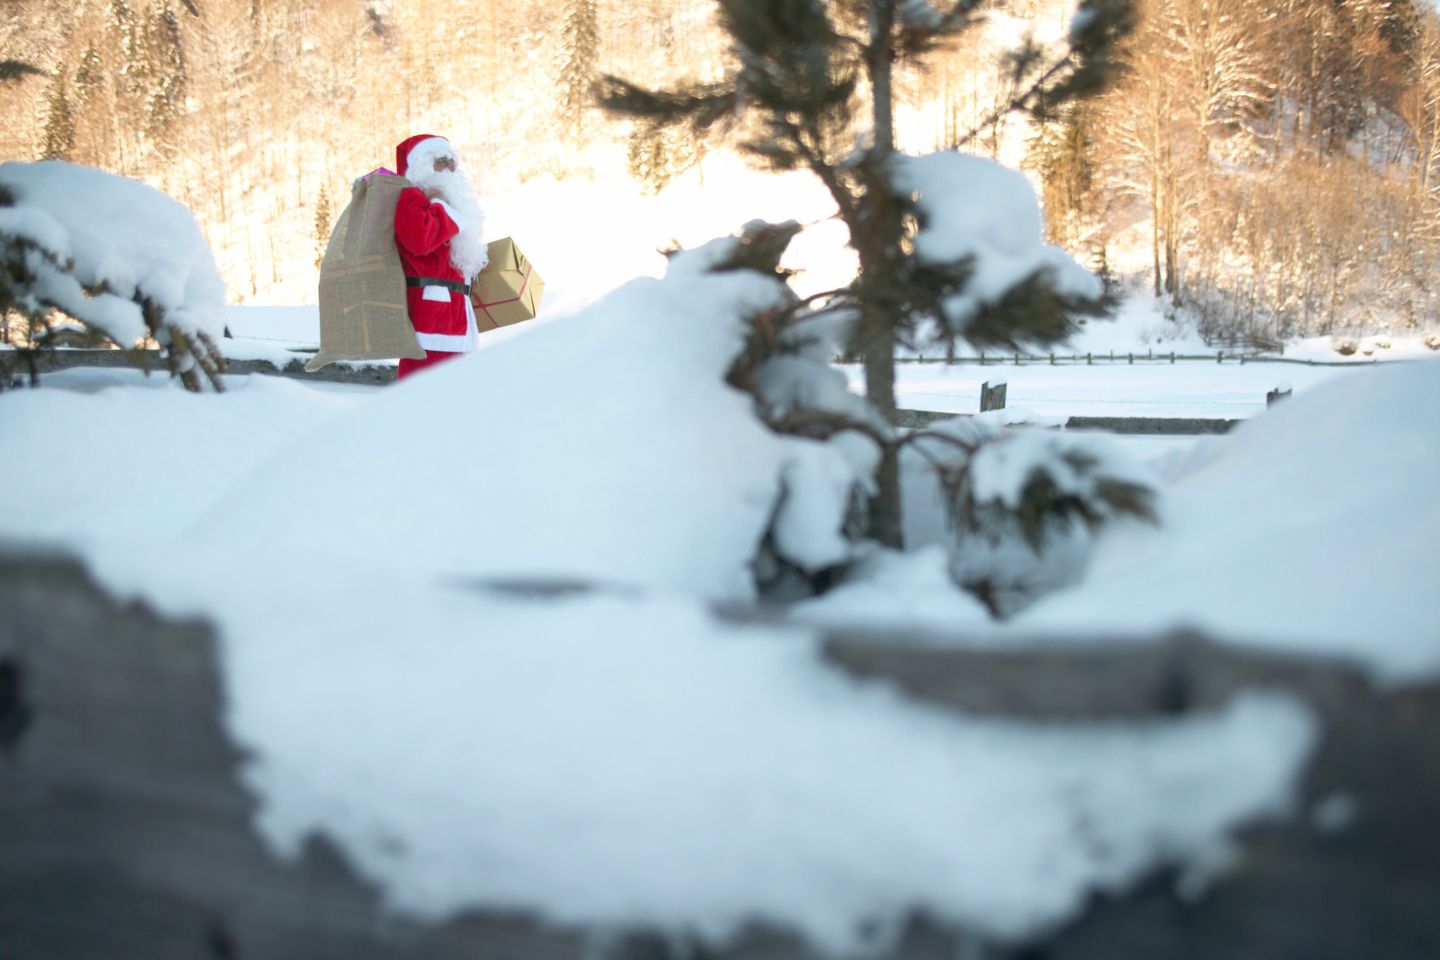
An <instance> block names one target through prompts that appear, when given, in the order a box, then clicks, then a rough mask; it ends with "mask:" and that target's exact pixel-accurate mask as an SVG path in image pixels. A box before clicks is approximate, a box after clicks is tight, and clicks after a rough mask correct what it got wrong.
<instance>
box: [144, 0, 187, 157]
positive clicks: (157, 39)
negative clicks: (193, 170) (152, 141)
mask: <svg viewBox="0 0 1440 960" xmlns="http://www.w3.org/2000/svg"><path fill="white" fill-rule="evenodd" d="M144 57H145V60H146V62H147V67H146V69H145V76H146V78H147V80H148V89H147V91H146V96H145V129H146V132H148V133H149V134H151V135H152V136H154V137H155V138H156V139H157V141H158V144H159V145H160V146H161V148H162V152H166V153H168V152H170V150H172V149H173V144H172V143H171V139H172V138H171V137H170V136H169V135H170V134H171V132H172V129H171V128H172V126H173V125H174V123H175V121H176V120H177V119H179V117H180V116H181V114H182V113H183V112H184V109H185V79H186V77H185V46H184V43H183V40H182V38H181V35H180V20H179V18H178V17H177V16H176V15H175V10H174V8H173V7H171V6H170V0H164V2H162V4H161V6H160V9H158V10H156V11H154V12H153V13H152V14H151V15H150V17H149V19H148V20H147V22H146V25H145V33H144Z"/></svg>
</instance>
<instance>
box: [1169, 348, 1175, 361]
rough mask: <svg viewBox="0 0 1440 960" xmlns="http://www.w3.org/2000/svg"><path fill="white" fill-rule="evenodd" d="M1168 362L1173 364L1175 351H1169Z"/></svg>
mask: <svg viewBox="0 0 1440 960" xmlns="http://www.w3.org/2000/svg"><path fill="white" fill-rule="evenodd" d="M1170 362H1171V363H1174V362H1175V351H1174V350H1171V351H1170Z"/></svg>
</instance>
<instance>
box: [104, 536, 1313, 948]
mask: <svg viewBox="0 0 1440 960" xmlns="http://www.w3.org/2000/svg"><path fill="white" fill-rule="evenodd" d="M261 559H262V558H261V556H260V555H257V554H253V553H244V554H238V555H237V554H236V553H234V552H233V551H231V550H230V549H229V548H228V547H227V546H225V545H223V544H220V543H212V544H211V545H210V548H208V549H203V550H202V551H201V552H198V553H196V552H194V550H186V551H185V552H184V553H183V554H179V555H174V556H170V557H166V558H159V559H156V558H152V559H150V560H148V561H142V562H141V563H139V564H138V565H137V561H136V556H135V554H134V551H133V550H130V551H128V552H120V551H116V552H115V553H113V554H109V555H102V556H101V558H100V561H99V562H100V564H101V569H102V572H103V573H104V575H105V576H106V578H107V580H108V581H109V582H110V583H111V584H112V585H120V586H123V585H124V584H126V583H131V584H135V585H139V584H140V583H145V584H147V585H148V586H147V587H146V589H145V593H146V595H147V596H148V597H150V598H151V600H152V602H155V601H157V600H158V602H160V603H161V605H162V607H169V608H170V609H172V611H174V612H180V611H184V610H186V609H189V608H190V606H191V605H195V604H198V605H199V606H202V607H203V608H205V609H207V610H208V611H210V612H211V613H212V614H214V615H218V616H219V617H220V618H221V621H222V622H223V623H224V624H225V627H226V645H225V650H226V661H225V675H226V678H227V691H228V696H229V698H230V700H231V716H230V723H231V728H232V731H233V732H234V734H235V736H236V737H237V738H238V739H239V741H240V742H241V744H242V745H244V746H246V747H247V748H248V749H249V750H251V751H252V753H253V756H254V758H255V759H254V760H253V762H252V763H251V764H250V766H249V767H248V769H247V774H246V780H247V782H248V783H249V784H250V786H251V787H252V789H254V790H255V792H256V794H257V796H259V797H260V798H261V799H262V802H263V809H262V814H261V819H260V822H259V827H260V829H261V831H262V834H263V835H264V837H265V838H266V839H267V840H268V841H269V842H270V843H271V844H273V845H274V847H275V848H276V849H277V850H278V851H280V852H282V853H285V854H291V855H293V854H294V853H296V852H297V851H298V850H299V848H300V846H301V844H302V843H303V841H304V838H305V837H306V836H308V835H309V834H310V833H312V832H321V833H324V834H326V835H327V836H329V837H331V838H333V839H335V840H336V841H338V842H339V844H340V845H341V848H342V849H343V850H344V851H345V852H346V854H347V856H348V857H349V858H350V859H351V860H352V862H353V863H355V865H356V866H357V868H358V869H359V870H360V872H361V873H362V874H363V875H364V876H366V877H367V878H369V879H370V880H371V881H373V882H374V883H376V884H377V885H379V887H380V889H381V890H382V891H383V893H384V894H385V897H386V900H387V903H388V904H389V905H390V907H392V908H393V909H396V910H399V911H401V912H402V913H404V914H406V915H411V916H418V917H422V918H433V919H441V918H445V917H449V916H452V915H454V914H455V913H456V912H459V911H461V910H464V909H467V908H472V907H476V906H484V907H488V908H492V909H516V910H526V911H537V912H539V913H540V915H541V916H542V917H543V918H545V919H547V920H550V921H553V922H573V923H586V924H599V925H601V926H613V925H623V924H644V925H647V926H649V925H659V926H661V927H662V928H664V929H668V930H672V931H676V932H680V931H685V932H690V933H694V934H698V935H700V936H702V937H704V938H706V939H707V940H710V941H716V942H719V941H723V940H724V939H725V938H726V937H728V936H730V935H731V934H733V933H735V932H736V931H737V930H738V929H740V928H741V927H742V926H743V925H745V924H746V923H750V922H755V921H758V920H768V921H771V922H779V923H784V924H786V925H789V926H792V927H794V928H796V929H798V930H800V931H801V932H802V933H804V934H805V935H806V936H808V937H809V938H810V939H811V940H812V941H814V942H816V943H817V944H820V945H822V946H824V947H828V948H830V949H833V950H836V951H842V950H844V951H850V950H855V949H857V948H859V947H862V946H864V945H865V944H866V943H867V941H866V939H865V938H866V934H865V933H864V930H865V929H866V928H872V929H873V928H875V927H877V926H878V928H879V929H881V930H893V929H896V928H897V926H898V924H899V923H900V922H901V921H902V920H903V919H904V917H905V916H906V915H908V913H909V911H910V910H911V909H914V908H921V909H928V910H930V911H932V912H933V913H934V915H936V916H938V917H940V918H943V919H947V920H952V921H957V922H962V923H966V924H968V925H970V926H971V929H973V930H975V931H976V932H978V933H981V934H985V935H991V936H996V937H1016V936H1020V935H1023V934H1026V933H1033V932H1035V931H1037V930H1040V929H1043V928H1046V927H1049V926H1052V925H1054V924H1058V923H1060V922H1063V921H1064V920H1066V919H1068V918H1070V917H1072V916H1074V915H1075V913H1076V912H1077V911H1078V910H1079V909H1080V908H1081V906H1082V905H1083V904H1084V902H1085V900H1086V898H1087V897H1088V896H1089V894H1090V893H1091V892H1092V891H1094V890H1109V889H1117V888H1119V887H1122V886H1123V885H1125V884H1127V883H1131V882H1134V881H1135V880H1136V879H1138V878H1139V876H1140V875H1141V874H1142V873H1143V872H1144V871H1146V870H1147V869H1149V868H1151V867H1152V866H1154V865H1156V864H1159V863H1171V862H1177V863H1185V862H1191V861H1200V862H1205V861H1208V860H1209V859H1211V858H1213V857H1214V856H1215V855H1216V851H1217V850H1222V849H1224V848H1225V846H1226V839H1225V838H1226V836H1227V834H1228V832H1229V830H1230V829H1231V825H1232V824H1234V823H1235V822H1237V821H1240V820H1246V821H1249V820H1253V819H1254V818H1256V817H1268V816H1277V815H1283V814H1285V813H1286V811H1287V810H1288V809H1289V805H1290V798H1291V796H1292V795H1293V790H1294V788H1295V786H1296V781H1297V777H1298V775H1299V772H1300V769H1301V763H1302V761H1303V758H1304V757H1306V756H1307V755H1308V753H1309V751H1310V750H1311V749H1313V746H1314V742H1315V737H1316V727H1315V724H1314V721H1313V720H1312V719H1311V718H1310V716H1309V715H1308V713H1307V712H1306V711H1305V710H1303V709H1302V708H1300V707H1299V706H1297V705H1296V704H1295V703H1294V702H1292V701H1289V700H1287V699H1284V698H1280V697H1273V696H1250V697H1246V698H1243V699H1241V700H1239V701H1237V702H1235V703H1234V704H1232V705H1231V706H1230V707H1228V708H1227V709H1225V710H1224V711H1221V712H1219V713H1216V714H1207V715H1197V716H1194V717H1191V718H1188V719H1186V720H1184V721H1181V722H1177V723H1170V722H1165V723H1154V724H1126V725H1095V726H1091V727H1074V728H1068V729H1055V728H1046V727H1030V726H1027V725H1023V724H1015V723H1006V722H999V721H986V720H977V719H972V718H965V717H961V716H956V715H950V714H946V713H944V712H942V711H937V710H933V709H929V708H926V707H923V706H919V705H915V704H910V703H907V702H905V701H904V700H903V699H902V698H901V697H900V696H899V695H897V694H895V693H893V692H891V691H889V690H887V689H885V688H884V687H880V686H875V685H865V684H860V683H857V682H855V681H853V680H850V679H847V678H845V677H843V676H842V675H840V674H839V673H836V672H834V671H831V670H828V669H826V668H824V667H823V666H821V665H820V664H819V662H818V661H817V658H816V654H815V650H814V646H813V641H811V639H810V638H809V637H808V636H807V633H806V631H803V630H798V629H794V628H790V629H784V628H776V627H768V628H767V627H745V626H739V625H730V624H725V623H721V622H719V621H717V620H716V619H715V618H714V617H713V616H712V615H711V614H709V613H707V612H705V611H704V610H703V609H701V608H700V607H699V606H698V605H696V604H695V603H694V602H693V601H692V600H689V599H686V598H683V597H676V596H653V595H652V596H639V595H628V594H616V593H608V592H601V593H596V594H589V595H580V596H576V597H570V598H559V599H549V600H545V601H541V600H537V599H535V598H531V597H524V596H507V595H505V594H504V593H496V592H493V591H484V590H466V589H463V588H457V587H455V586H452V585H450V584H437V583H435V582H434V581H433V580H430V579H428V578H426V579H423V580H419V579H417V578H415V577H412V576H411V575H410V574H409V573H408V572H407V571H404V570H403V569H401V568H398V567H386V568H385V569H383V570H382V569H373V570H372V569H368V568H366V567H364V566H361V565H359V564H357V563H355V562H351V563H349V564H333V565H330V566H325V565H313V564H310V563H309V562H308V559H309V558H301V560H300V562H298V563H297V562H296V561H295V560H294V559H293V555H291V554H289V553H288V551H286V550H276V551H274V552H272V553H269V554H265V555H264V557H263V562H257V561H261ZM236 582H241V583H244V584H245V586H244V588H243V589H237V588H236V587H235V586H234V585H233V584H234V583H236ZM177 598H178V599H177ZM1076 823H1084V824H1086V830H1085V831H1084V836H1083V837H1082V836H1080V835H1078V834H1077V832H1076V830H1075V824H1076Z"/></svg>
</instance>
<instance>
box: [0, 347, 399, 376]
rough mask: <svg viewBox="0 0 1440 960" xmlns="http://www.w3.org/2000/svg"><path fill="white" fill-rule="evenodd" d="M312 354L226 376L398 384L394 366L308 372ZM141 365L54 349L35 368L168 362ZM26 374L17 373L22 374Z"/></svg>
mask: <svg viewBox="0 0 1440 960" xmlns="http://www.w3.org/2000/svg"><path fill="white" fill-rule="evenodd" d="M311 356H312V354H309V353H304V354H297V355H296V358H295V359H294V360H291V361H289V362H288V363H286V364H283V365H281V366H277V365H276V364H274V363H273V362H271V361H269V360H227V361H226V362H225V372H226V373H227V374H236V375H249V374H264V375H269V376H280V377H292V378H294V379H297V380H319V381H325V382H331V383H360V384H374V385H380V384H385V383H393V382H394V381H395V377H396V373H397V368H396V367H395V366H393V365H388V364H386V365H378V366H377V365H366V366H356V367H352V366H350V365H348V364H345V363H331V364H327V365H325V366H323V367H321V368H320V369H319V370H317V371H315V372H314V373H309V372H307V371H306V370H305V363H306V361H308V360H309V359H310V357H311ZM141 357H142V365H141V366H138V367H137V366H136V365H135V363H134V361H133V360H132V359H131V355H130V354H127V353H125V351H123V350H53V351H49V352H46V353H41V354H38V355H37V356H36V367H37V368H38V369H39V371H40V373H41V375H44V374H47V373H54V372H56V371H57V370H75V369H85V368H90V367H98V368H104V369H115V368H122V367H129V368H133V369H141V370H149V371H150V372H151V373H155V374H160V375H162V376H163V375H165V374H166V370H165V362H164V360H163V359H162V358H161V356H160V353H159V351H157V350H145V351H141ZM22 372H23V371H16V373H22Z"/></svg>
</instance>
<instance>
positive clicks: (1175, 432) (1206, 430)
mask: <svg viewBox="0 0 1440 960" xmlns="http://www.w3.org/2000/svg"><path fill="white" fill-rule="evenodd" d="M1001 389H1002V390H1003V389H1004V385H1003V384H1002V385H1001ZM1002 395H1003V394H1002ZM966 416H973V414H967V413H944V412H940V411H936V410H896V411H895V425H896V426H897V427H906V428H909V429H920V428H922V427H928V426H929V425H930V424H932V423H937V422H938V421H941V420H949V419H950V418H952V417H966ZM1240 423H1244V421H1243V420H1219V419H1208V418H1204V417H1070V418H1069V419H1068V420H1066V421H1065V429H1066V430H1100V431H1104V432H1106V433H1121V434H1131V435H1150V436H1176V437H1179V436H1203V435H1206V434H1215V433H1228V432H1230V431H1231V430H1232V429H1234V428H1235V426H1236V425H1237V424H1240Z"/></svg>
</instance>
